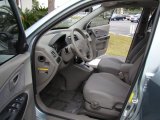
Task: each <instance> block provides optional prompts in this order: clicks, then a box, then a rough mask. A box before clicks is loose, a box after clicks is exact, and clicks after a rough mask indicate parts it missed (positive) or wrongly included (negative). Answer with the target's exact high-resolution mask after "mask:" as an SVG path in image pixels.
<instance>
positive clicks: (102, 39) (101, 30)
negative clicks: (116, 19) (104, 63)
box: [91, 24, 110, 57]
mask: <svg viewBox="0 0 160 120" xmlns="http://www.w3.org/2000/svg"><path fill="white" fill-rule="evenodd" d="M109 28H110V25H109V24H108V25H102V26H97V27H92V28H91V30H92V33H93V34H94V38H93V37H92V38H93V40H94V44H95V50H94V51H95V54H96V55H95V57H98V56H100V55H103V54H105V52H106V51H107V47H108V43H109V38H110V36H109Z"/></svg>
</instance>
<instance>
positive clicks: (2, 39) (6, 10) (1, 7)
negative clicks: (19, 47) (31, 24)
mask: <svg viewBox="0 0 160 120" xmlns="http://www.w3.org/2000/svg"><path fill="white" fill-rule="evenodd" d="M17 40H18V26H17V22H16V19H15V16H14V14H13V12H12V10H11V7H10V5H9V3H7V0H1V1H0V64H2V63H4V62H5V61H7V60H8V59H10V58H12V57H13V56H15V55H16V45H15V44H16V42H17Z"/></svg>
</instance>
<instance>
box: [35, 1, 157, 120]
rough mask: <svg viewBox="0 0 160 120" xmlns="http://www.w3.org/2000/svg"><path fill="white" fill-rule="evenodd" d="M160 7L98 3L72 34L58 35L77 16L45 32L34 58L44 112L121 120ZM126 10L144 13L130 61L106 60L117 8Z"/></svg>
mask: <svg viewBox="0 0 160 120" xmlns="http://www.w3.org/2000/svg"><path fill="white" fill-rule="evenodd" d="M157 2H158V1H156V0H130V1H129V0H128V1H121V0H119V1H108V2H104V3H98V4H97V5H91V6H88V7H86V8H85V9H83V10H81V11H85V12H86V11H87V12H86V14H85V15H84V16H82V15H81V16H80V17H81V19H79V20H78V21H76V22H75V23H74V24H72V25H71V26H69V27H68V28H60V29H57V28H58V26H59V25H60V24H62V23H64V21H71V19H70V18H71V17H72V16H68V18H67V19H66V20H64V21H62V22H60V23H59V24H58V25H56V26H53V29H51V30H49V31H47V32H45V34H43V35H42V36H41V37H40V39H39V40H38V41H37V44H36V47H35V52H34V62H35V64H34V65H35V66H34V68H35V74H36V80H35V82H36V91H37V94H36V96H35V98H36V102H37V105H38V106H39V108H41V110H43V111H45V112H47V113H49V114H52V115H55V116H60V117H62V118H67V119H71V118H72V119H86V120H87V119H88V120H89V119H91V120H92V119H117V118H118V117H119V116H120V113H121V111H122V109H123V105H124V103H125V101H126V98H127V95H128V93H129V90H130V88H131V86H132V83H133V82H134V81H135V76H136V74H137V70H138V68H139V66H140V64H141V60H142V59H143V55H144V53H145V50H146V46H147V41H148V39H149V36H150V33H151V31H152V25H153V22H154V17H155V13H156V8H157V5H158V4H157ZM95 6H96V7H95ZM97 6H98V7H97ZM122 7H123V8H130V7H141V8H143V10H142V14H141V18H140V21H139V23H138V27H137V29H136V32H135V34H134V37H133V40H132V44H131V46H130V50H129V51H128V55H127V57H126V59H125V60H122V59H119V58H118V57H113V56H109V55H106V54H105V53H106V51H107V47H108V43H109V40H110V36H109V32H110V31H109V19H110V18H111V16H112V13H113V11H114V9H115V8H122ZM90 8H92V9H90ZM93 8H94V9H93ZM90 10H91V11H90ZM77 13H78V14H79V13H80V11H77ZM77 13H76V14H77ZM104 13H106V14H105V15H106V16H103V18H104V19H105V20H106V22H104V23H102V22H101V20H100V19H96V20H97V23H98V24H96V25H95V23H94V21H93V20H94V18H96V17H97V16H102V14H103V15H104ZM99 23H101V24H99ZM117 40H118V39H117ZM95 61H97V63H96V64H94V63H95Z"/></svg>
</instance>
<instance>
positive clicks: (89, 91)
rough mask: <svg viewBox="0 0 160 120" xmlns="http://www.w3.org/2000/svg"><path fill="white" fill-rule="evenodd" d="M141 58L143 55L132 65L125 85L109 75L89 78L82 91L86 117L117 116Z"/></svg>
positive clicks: (95, 75)
mask: <svg viewBox="0 0 160 120" xmlns="http://www.w3.org/2000/svg"><path fill="white" fill-rule="evenodd" d="M142 57H143V55H141V56H140V57H139V58H138V59H137V60H136V61H135V63H134V64H133V67H132V68H131V69H130V71H129V78H128V81H127V82H126V83H125V82H123V81H122V80H120V79H119V78H118V77H117V76H115V75H113V74H110V73H95V74H92V75H91V76H90V78H89V79H88V80H87V82H86V84H85V86H84V89H83V94H84V99H85V109H86V110H87V112H88V115H91V116H95V117H101V118H105V119H106V118H107V119H113V118H116V117H118V116H119V113H120V111H121V109H122V107H123V103H124V101H125V99H126V97H127V94H128V92H129V89H130V85H131V84H132V81H133V80H134V77H135V75H136V71H137V70H138V67H139V65H140V62H141V59H142Z"/></svg>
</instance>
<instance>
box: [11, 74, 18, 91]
mask: <svg viewBox="0 0 160 120" xmlns="http://www.w3.org/2000/svg"><path fill="white" fill-rule="evenodd" d="M18 80H19V74H17V75H16V76H14V77H13V79H11V80H10V90H12V89H13V88H15V86H16V85H17V83H18Z"/></svg>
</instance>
